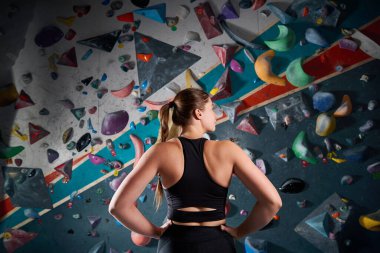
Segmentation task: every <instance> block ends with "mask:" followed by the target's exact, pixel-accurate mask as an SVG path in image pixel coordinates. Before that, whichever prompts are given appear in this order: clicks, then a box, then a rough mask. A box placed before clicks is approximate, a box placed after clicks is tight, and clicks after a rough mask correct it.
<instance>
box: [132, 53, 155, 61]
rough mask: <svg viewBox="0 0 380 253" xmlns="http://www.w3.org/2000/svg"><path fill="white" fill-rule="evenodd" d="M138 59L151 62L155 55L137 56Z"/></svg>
mask: <svg viewBox="0 0 380 253" xmlns="http://www.w3.org/2000/svg"><path fill="white" fill-rule="evenodd" d="M136 57H137V59H139V60H140V61H143V62H149V61H150V59H151V58H152V57H153V54H137V55H136Z"/></svg>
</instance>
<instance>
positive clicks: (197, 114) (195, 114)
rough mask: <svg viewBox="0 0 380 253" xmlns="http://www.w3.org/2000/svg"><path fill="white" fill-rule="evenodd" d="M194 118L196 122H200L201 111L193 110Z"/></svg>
mask: <svg viewBox="0 0 380 253" xmlns="http://www.w3.org/2000/svg"><path fill="white" fill-rule="evenodd" d="M194 117H195V119H197V120H200V119H201V118H202V111H201V110H200V109H195V110H194Z"/></svg>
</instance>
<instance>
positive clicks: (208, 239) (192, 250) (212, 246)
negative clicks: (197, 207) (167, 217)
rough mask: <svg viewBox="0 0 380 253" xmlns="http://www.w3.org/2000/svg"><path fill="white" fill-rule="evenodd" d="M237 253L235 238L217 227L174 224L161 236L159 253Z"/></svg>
mask: <svg viewBox="0 0 380 253" xmlns="http://www.w3.org/2000/svg"><path fill="white" fill-rule="evenodd" d="M187 252H189V253H202V252H205V253H206V252H207V253H210V252H219V253H236V249H235V242H234V239H233V237H232V236H231V235H230V234H228V233H227V232H225V231H222V230H221V229H220V226H217V227H206V226H180V225H176V224H172V225H171V226H170V227H169V228H168V229H167V230H166V231H165V233H164V234H163V235H162V236H161V238H160V240H159V242H158V247H157V253H187Z"/></svg>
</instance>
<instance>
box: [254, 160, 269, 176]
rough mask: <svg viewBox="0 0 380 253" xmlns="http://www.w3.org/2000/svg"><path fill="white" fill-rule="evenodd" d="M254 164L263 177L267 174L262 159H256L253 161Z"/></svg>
mask: <svg viewBox="0 0 380 253" xmlns="http://www.w3.org/2000/svg"><path fill="white" fill-rule="evenodd" d="M255 164H256V166H257V168H259V170H260V171H261V172H262V173H263V174H264V175H265V174H266V173H267V169H266V167H265V162H264V160H263V159H261V158H259V159H256V161H255Z"/></svg>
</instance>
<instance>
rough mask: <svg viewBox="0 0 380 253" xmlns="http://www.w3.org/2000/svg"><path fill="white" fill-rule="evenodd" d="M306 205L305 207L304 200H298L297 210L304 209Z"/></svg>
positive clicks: (305, 202)
mask: <svg viewBox="0 0 380 253" xmlns="http://www.w3.org/2000/svg"><path fill="white" fill-rule="evenodd" d="M306 205H307V200H306V199H304V200H300V201H297V206H298V207H299V208H305V207H306Z"/></svg>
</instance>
